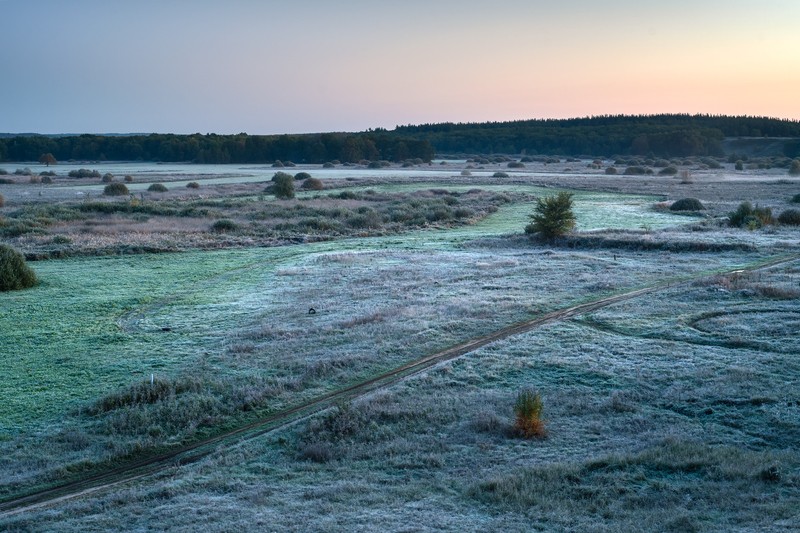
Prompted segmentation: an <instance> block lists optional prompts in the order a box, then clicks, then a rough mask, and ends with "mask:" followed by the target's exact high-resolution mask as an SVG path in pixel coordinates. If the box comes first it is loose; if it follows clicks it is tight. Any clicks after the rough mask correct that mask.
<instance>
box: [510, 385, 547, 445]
mask: <svg viewBox="0 0 800 533" xmlns="http://www.w3.org/2000/svg"><path fill="white" fill-rule="evenodd" d="M543 409H544V403H543V402H542V396H541V395H540V394H539V393H538V392H535V391H532V390H524V391H522V392H520V393H519V394H518V395H517V401H516V402H515V403H514V414H515V415H516V418H515V421H514V427H515V428H516V430H517V432H518V433H519V434H520V435H522V436H523V437H525V438H526V439H532V438H537V439H542V438H544V437H546V436H547V429H545V427H544V420H542V410H543Z"/></svg>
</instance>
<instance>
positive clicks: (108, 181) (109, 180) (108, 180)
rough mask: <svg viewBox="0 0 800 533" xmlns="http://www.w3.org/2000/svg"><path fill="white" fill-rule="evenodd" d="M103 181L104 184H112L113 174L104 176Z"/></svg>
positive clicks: (107, 173)
mask: <svg viewBox="0 0 800 533" xmlns="http://www.w3.org/2000/svg"><path fill="white" fill-rule="evenodd" d="M101 181H102V182H103V183H111V182H112V181H114V174H112V173H111V172H106V173H105V174H103V179H102V180H101Z"/></svg>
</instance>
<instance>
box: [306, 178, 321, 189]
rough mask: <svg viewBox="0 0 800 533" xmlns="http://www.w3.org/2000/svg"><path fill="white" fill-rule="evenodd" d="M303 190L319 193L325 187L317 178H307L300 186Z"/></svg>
mask: <svg viewBox="0 0 800 533" xmlns="http://www.w3.org/2000/svg"><path fill="white" fill-rule="evenodd" d="M302 187H303V189H307V190H311V191H321V190H322V189H324V188H325V187H324V186H323V185H322V180H319V179H317V178H311V177H309V178H308V179H306V180H305V181H304V182H303V185H302Z"/></svg>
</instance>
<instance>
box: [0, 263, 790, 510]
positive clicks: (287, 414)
mask: <svg viewBox="0 0 800 533" xmlns="http://www.w3.org/2000/svg"><path fill="white" fill-rule="evenodd" d="M798 259H800V255H792V256H782V257H778V258H773V259H772V260H769V261H766V262H761V263H758V264H756V265H751V266H749V267H746V268H744V269H736V270H728V271H720V272H716V273H714V275H719V274H725V273H731V272H737V271H742V270H759V269H764V268H769V267H772V266H776V265H779V264H783V263H788V262H792V261H796V260H798ZM706 276H707V274H705V275H698V276H693V277H690V278H682V279H676V280H673V281H665V282H661V283H658V284H654V285H651V286H648V287H644V288H641V289H636V290H631V291H628V292H624V293H621V294H617V295H614V296H610V297H607V298H602V299H599V300H595V301H591V302H587V303H583V304H578V305H574V306H571V307H567V308H564V309H559V310H556V311H553V312H550V313H547V314H545V315H543V316H541V317H538V318H535V319H532V320H528V321H525V322H520V323H518V324H513V325H511V326H508V327H506V328H502V329H500V330H497V331H495V332H493V333H491V334H489V335H485V336H482V337H479V338H476V339H472V340H469V341H466V342H464V343H461V344H457V345H455V346H452V347H450V348H448V349H446V350H443V351H440V352H437V353H435V354H431V355H428V356H426V357H423V358H421V359H417V360H415V361H412V362H409V363H406V364H405V365H402V366H400V367H397V368H395V369H394V370H391V371H389V372H386V373H384V374H380V375H378V376H375V377H373V378H371V379H368V380H366V381H362V382H360V383H357V384H355V385H352V386H350V387H346V388H344V389H339V390H336V391H332V392H330V393H328V394H325V395H323V396H320V397H318V398H316V399H314V400H311V401H309V402H307V403H304V404H302V405H298V406H296V407H293V408H290V409H286V410H284V411H281V412H279V413H275V414H273V415H270V416H268V417H266V418H263V419H261V420H257V421H255V422H253V423H251V424H248V425H245V426H242V427H240V428H237V429H235V430H232V431H228V432H226V433H223V434H221V435H217V436H215V437H212V438H209V439H205V440H202V441H199V442H196V443H193V444H189V445H186V446H183V447H181V448H178V449H175V450H172V451H170V452H167V453H163V454H160V455H156V456H151V457H147V458H143V459H139V460H136V461H132V462H129V463H127V464H125V465H123V466H119V467H115V468H112V469H109V470H107V471H106V472H102V473H99V474H94V475H91V476H88V477H85V478H82V479H79V480H75V481H70V482H67V483H64V484H62V485H60V486H57V487H53V488H49V489H44V490H39V491H36V492H32V493H30V494H27V495H24V496H20V497H16V498H13V499H10V500H6V501H4V502H2V503H0V517H5V516H10V515H14V514H19V513H23V512H26V511H31V510H34V509H37V508H41V507H45V506H49V505H54V504H57V503H61V502H64V501H67V500H70V499H73V498H77V497H81V496H85V495H88V494H92V493H95V492H98V491H101V490H105V489H109V488H112V487H114V486H117V485H120V484H122V483H126V482H130V481H134V480H137V479H140V478H143V477H146V476H150V475H154V474H156V473H158V472H160V471H163V470H166V469H168V468H171V467H175V466H180V465H182V464H188V463H192V462H194V461H197V460H199V459H201V458H202V457H204V456H206V455H208V454H210V453H212V452H213V451H215V450H216V449H218V448H219V447H224V446H229V445H232V444H234V443H238V442H241V441H243V440H245V439H250V438H253V437H256V436H259V435H263V434H265V433H268V432H271V431H274V430H276V429H279V428H282V427H285V426H287V425H289V424H291V423H293V422H296V421H297V420H300V419H302V418H305V417H308V416H311V415H313V414H316V413H318V412H320V411H322V410H324V409H327V408H328V407H330V406H331V405H334V404H335V403H336V402H340V401H345V400H352V399H353V398H356V397H359V396H362V395H365V394H368V393H370V392H373V391H375V390H377V389H379V388H382V387H387V386H389V385H392V384H394V383H397V382H398V381H400V380H402V379H404V378H406V377H408V376H410V375H413V374H416V373H419V372H422V371H424V370H426V369H428V368H430V367H432V366H434V365H436V364H438V363H441V362H445V361H449V360H452V359H455V358H457V357H460V356H462V355H465V354H467V353H470V352H472V351H475V350H477V349H479V348H481V347H483V346H486V345H487V344H490V343H493V342H496V341H499V340H502V339H506V338H509V337H512V336H515V335H519V334H523V333H527V332H529V331H531V330H533V329H536V328H537V327H540V326H542V325H544V324H547V323H550V322H555V321H558V320H565V319H568V318H572V317H574V316H577V315H581V314H584V313H588V312H591V311H595V310H597V309H600V308H603V307H606V306H609V305H612V304H614V303H617V302H620V301H623V300H628V299H631V298H635V297H637V296H642V295H645V294H649V293H653V292H657V291H659V290H663V289H666V288H669V287H674V286H678V285H683V284H686V283H690V282H692V281H695V280H697V279H699V278H702V277H706Z"/></svg>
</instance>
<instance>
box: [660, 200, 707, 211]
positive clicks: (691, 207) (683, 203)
mask: <svg viewBox="0 0 800 533" xmlns="http://www.w3.org/2000/svg"><path fill="white" fill-rule="evenodd" d="M669 209H670V211H701V210H703V209H705V206H704V205H703V203H702V202H701V201H700V200H698V199H697V198H681V199H680V200H677V201H675V202H673V203H672V205H671V206H669Z"/></svg>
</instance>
